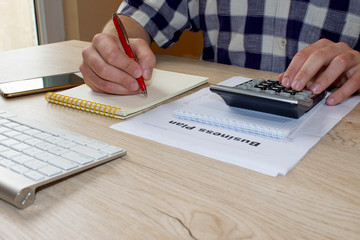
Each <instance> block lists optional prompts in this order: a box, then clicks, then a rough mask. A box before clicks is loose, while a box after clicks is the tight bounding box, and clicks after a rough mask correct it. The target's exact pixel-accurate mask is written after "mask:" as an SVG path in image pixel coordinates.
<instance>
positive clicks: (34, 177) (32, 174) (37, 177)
mask: <svg viewBox="0 0 360 240" xmlns="http://www.w3.org/2000/svg"><path fill="white" fill-rule="evenodd" d="M24 176H25V177H28V178H30V179H32V180H34V181H40V180H43V179H44V178H45V177H44V175H42V174H40V173H38V172H35V171H28V172H26V173H24Z"/></svg>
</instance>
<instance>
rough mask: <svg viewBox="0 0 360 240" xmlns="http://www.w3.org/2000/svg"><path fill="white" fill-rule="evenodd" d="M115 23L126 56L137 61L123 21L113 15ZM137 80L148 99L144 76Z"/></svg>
mask: <svg viewBox="0 0 360 240" xmlns="http://www.w3.org/2000/svg"><path fill="white" fill-rule="evenodd" d="M113 22H114V25H115V28H116V31H117V33H118V36H119V39H120V42H121V44H122V46H123V48H124V50H125V53H126V55H128V56H129V58H132V59H134V60H135V61H136V58H135V55H134V53H133V51H132V50H131V47H130V43H129V39H128V37H127V34H126V31H125V28H124V25H123V24H122V23H121V20H120V18H119V16H118V15H117V14H116V13H114V14H113ZM136 80H137V82H138V84H139V86H140V89H141V91H142V93H143V94H144V96H145V97H147V90H146V85H145V81H144V78H143V77H142V76H140V77H139V78H137V79H136Z"/></svg>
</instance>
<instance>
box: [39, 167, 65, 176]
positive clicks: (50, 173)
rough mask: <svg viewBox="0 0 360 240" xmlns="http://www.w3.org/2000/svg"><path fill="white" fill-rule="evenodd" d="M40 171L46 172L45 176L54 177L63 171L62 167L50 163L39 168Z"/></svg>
mask: <svg viewBox="0 0 360 240" xmlns="http://www.w3.org/2000/svg"><path fill="white" fill-rule="evenodd" d="M38 172H40V173H42V174H44V175H45V176H48V177H53V176H55V175H58V174H60V173H61V172H62V171H61V169H59V168H57V167H54V166H51V165H48V166H46V167H43V168H40V169H39V170H38Z"/></svg>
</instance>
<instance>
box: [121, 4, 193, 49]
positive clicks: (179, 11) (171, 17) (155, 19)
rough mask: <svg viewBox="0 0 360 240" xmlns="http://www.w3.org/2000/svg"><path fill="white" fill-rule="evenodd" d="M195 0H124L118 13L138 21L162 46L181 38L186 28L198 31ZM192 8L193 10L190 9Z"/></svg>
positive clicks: (168, 45)
mask: <svg viewBox="0 0 360 240" xmlns="http://www.w3.org/2000/svg"><path fill="white" fill-rule="evenodd" d="M195 2H196V1H194V0H179V1H173V0H169V1H167V0H143V1H140V0H124V1H123V2H122V3H121V5H120V7H119V9H118V13H119V14H123V15H126V16H129V17H131V18H133V19H134V20H135V21H137V22H138V23H139V24H140V25H141V26H143V27H144V28H145V30H146V31H147V32H148V33H149V34H150V36H151V37H152V39H153V40H154V41H155V42H156V43H157V44H158V45H159V46H160V47H162V48H168V47H170V46H172V45H173V44H174V43H176V42H177V41H178V40H179V37H180V35H181V34H182V32H183V31H184V30H190V31H198V27H196V25H197V24H196V23H197V22H198V18H199V17H198V11H194V8H195V9H196V7H197V8H198V6H196V3H195ZM189 9H191V11H189Z"/></svg>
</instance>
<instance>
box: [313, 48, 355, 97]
mask: <svg viewBox="0 0 360 240" xmlns="http://www.w3.org/2000/svg"><path fill="white" fill-rule="evenodd" d="M355 58H356V56H355V55H354V54H353V53H352V51H351V52H346V53H342V54H341V53H340V54H339V55H337V56H336V57H335V58H334V59H333V60H332V61H331V62H330V64H329V65H328V66H327V68H326V69H325V71H324V72H322V74H320V75H319V77H318V78H317V79H315V80H314V83H313V84H312V85H311V86H310V89H311V90H312V91H313V92H314V93H320V92H322V91H324V90H325V89H326V88H328V87H329V86H330V85H332V83H334V82H337V80H338V79H341V78H342V76H343V73H345V72H347V71H348V70H349V69H351V68H353V67H354V66H355V65H356V61H355Z"/></svg>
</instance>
